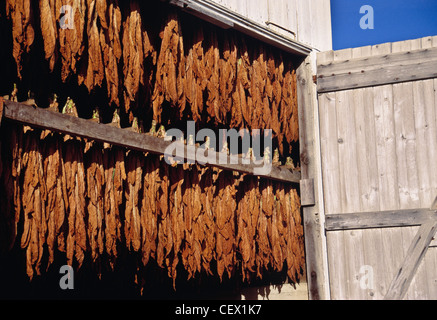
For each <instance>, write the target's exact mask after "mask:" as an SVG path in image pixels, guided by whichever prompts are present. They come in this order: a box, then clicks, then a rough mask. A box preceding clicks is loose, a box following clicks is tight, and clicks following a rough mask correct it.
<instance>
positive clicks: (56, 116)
mask: <svg viewBox="0 0 437 320" xmlns="http://www.w3.org/2000/svg"><path fill="white" fill-rule="evenodd" d="M4 117H5V118H7V119H9V120H13V121H17V122H19V123H22V124H26V125H29V126H33V127H38V128H41V129H48V130H52V131H57V132H60V133H63V134H69V135H72V136H77V137H82V138H87V139H90V140H95V141H99V142H107V143H109V144H112V145H116V146H120V147H124V148H127V149H132V150H137V151H141V152H150V153H153V154H158V155H164V154H165V153H166V150H167V148H168V147H169V146H170V145H171V143H172V142H168V141H164V139H161V138H157V137H153V136H149V135H147V134H141V133H136V132H132V131H130V130H126V129H120V128H115V127H113V126H110V125H107V124H99V123H95V122H92V121H89V120H85V119H80V118H75V117H72V116H69V115H65V114H61V113H57V112H51V111H48V110H45V109H41V108H35V107H30V106H27V105H23V104H20V103H17V102H11V101H5V108H4ZM198 151H199V148H197V147H190V146H186V145H184V155H185V157H186V160H191V161H196V154H197V152H198ZM200 151H201V152H202V151H204V150H203V149H202V150H200ZM206 156H207V158H208V159H210V161H209V162H207V163H205V165H207V166H214V167H218V168H221V169H223V170H230V171H238V172H241V173H245V174H249V175H257V176H260V177H263V178H267V179H272V180H277V181H281V182H286V183H294V184H299V182H300V176H301V175H300V172H296V171H294V172H291V171H290V170H288V169H287V168H285V167H274V166H273V167H272V169H271V171H270V172H268V173H266V174H257V172H258V171H257V169H258V170H259V168H260V166H259V165H256V164H244V163H242V160H241V158H238V157H235V156H228V155H227V154H222V153H218V152H214V151H207V152H206ZM220 159H225V161H223V160H222V161H221V162H220ZM202 164H203V163H202Z"/></svg>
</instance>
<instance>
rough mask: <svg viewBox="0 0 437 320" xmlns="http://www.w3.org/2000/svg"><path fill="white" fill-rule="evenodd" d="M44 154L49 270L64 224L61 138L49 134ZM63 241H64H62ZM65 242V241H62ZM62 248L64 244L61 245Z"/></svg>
mask: <svg viewBox="0 0 437 320" xmlns="http://www.w3.org/2000/svg"><path fill="white" fill-rule="evenodd" d="M43 144H44V145H45V152H44V168H43V169H44V181H45V185H46V189H47V202H46V208H45V211H46V214H47V240H46V241H47V248H48V251H49V259H48V263H47V268H48V267H49V266H50V265H51V264H52V263H53V262H54V251H55V248H56V244H57V240H58V237H59V234H60V232H61V226H62V225H63V224H64V218H65V204H64V199H63V194H62V179H61V176H62V161H61V157H62V155H61V153H62V147H61V145H60V137H59V136H57V135H54V134H52V133H49V134H48V135H46V137H45V138H44V139H43ZM61 241H62V240H61ZM62 242H63V241H62ZM60 246H61V247H62V246H63V244H60Z"/></svg>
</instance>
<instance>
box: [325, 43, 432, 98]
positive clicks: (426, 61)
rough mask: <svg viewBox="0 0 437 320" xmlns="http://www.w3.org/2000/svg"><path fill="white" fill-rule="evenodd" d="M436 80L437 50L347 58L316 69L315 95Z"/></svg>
mask: <svg viewBox="0 0 437 320" xmlns="http://www.w3.org/2000/svg"><path fill="white" fill-rule="evenodd" d="M435 77H437V49H436V48H431V49H421V50H415V51H404V52H400V53H393V54H390V55H383V56H380V57H369V58H364V59H350V60H349V59H347V60H343V61H341V62H338V63H336V62H333V63H331V64H329V65H319V66H318V80H317V84H318V92H319V93H322V92H330V91H339V90H347V89H356V88H363V87H369V86H378V85H386V84H394V83H401V82H407V81H416V80H424V79H431V78H435Z"/></svg>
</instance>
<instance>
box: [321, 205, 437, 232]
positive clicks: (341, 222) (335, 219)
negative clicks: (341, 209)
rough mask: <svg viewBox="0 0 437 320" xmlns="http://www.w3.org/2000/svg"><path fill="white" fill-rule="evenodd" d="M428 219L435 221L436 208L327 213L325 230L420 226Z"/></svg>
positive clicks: (436, 215) (436, 216) (436, 217)
mask: <svg viewBox="0 0 437 320" xmlns="http://www.w3.org/2000/svg"><path fill="white" fill-rule="evenodd" d="M429 220H436V221H437V210H431V209H411V210H393V211H382V212H360V213H345V214H327V215H326V221H325V229H326V231H340V230H354V229H373V228H395V227H412V226H420V225H422V224H423V223H425V222H427V221H429Z"/></svg>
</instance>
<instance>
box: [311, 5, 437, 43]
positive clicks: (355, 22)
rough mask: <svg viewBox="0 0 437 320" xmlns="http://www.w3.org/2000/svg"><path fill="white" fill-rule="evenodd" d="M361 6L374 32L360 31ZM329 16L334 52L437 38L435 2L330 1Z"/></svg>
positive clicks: (436, 7)
mask: <svg viewBox="0 0 437 320" xmlns="http://www.w3.org/2000/svg"><path fill="white" fill-rule="evenodd" d="M305 1H306V0H305ZM364 5H370V6H372V7H373V10H374V29H365V30H363V29H361V27H360V20H361V18H362V17H363V16H364V14H360V8H361V7H362V6H364ZM331 15H332V38H333V49H334V50H339V49H344V48H355V47H360V46H366V45H375V44H380V43H385V42H394V41H402V40H409V39H416V38H421V37H426V36H434V35H437V0H331Z"/></svg>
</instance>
